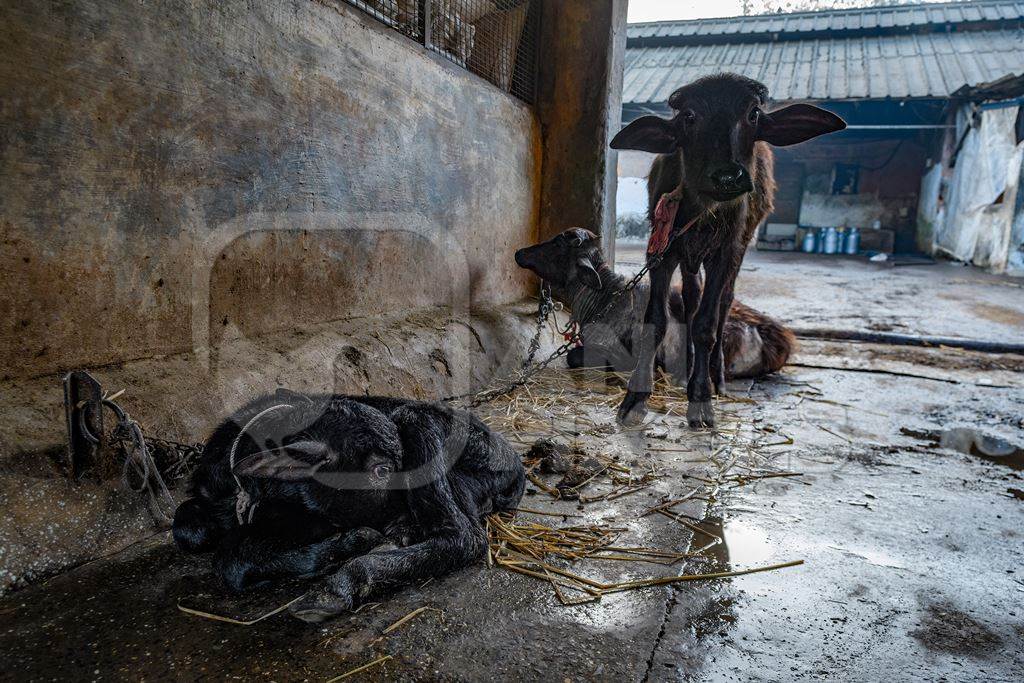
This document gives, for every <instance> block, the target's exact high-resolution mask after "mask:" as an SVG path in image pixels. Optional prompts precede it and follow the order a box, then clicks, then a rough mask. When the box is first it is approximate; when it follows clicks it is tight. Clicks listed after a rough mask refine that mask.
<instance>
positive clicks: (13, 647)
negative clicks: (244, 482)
mask: <svg viewBox="0 0 1024 683" xmlns="http://www.w3.org/2000/svg"><path fill="white" fill-rule="evenodd" d="M631 255H632V251H631V250H629V249H620V252H619V256H620V263H621V264H622V267H623V268H624V269H628V268H629V267H630V265H629V262H630V261H631ZM739 296H740V298H742V299H743V300H744V301H745V302H746V303H748V304H750V305H753V306H756V307H758V308H761V309H762V310H765V311H766V312H769V313H772V314H775V315H777V316H779V317H781V318H783V319H785V320H787V321H790V322H791V323H792V324H794V325H795V326H801V327H804V326H806V327H810V326H815V327H835V328H844V329H887V330H888V329H891V330H894V331H899V332H904V333H928V334H933V335H948V336H962V337H969V338H977V339H995V340H1007V341H1018V340H1020V339H1021V338H1022V334H1024V290H1022V288H1021V283H1020V282H1018V281H1013V280H1009V279H1005V278H995V277H991V276H988V275H985V274H982V273H978V272H977V271H975V270H972V269H965V268H958V267H955V266H951V265H936V266H928V267H912V268H895V269H893V268H887V267H879V266H877V265H875V264H867V263H864V262H860V261H852V260H843V259H826V258H823V257H817V258H815V257H800V256H790V255H764V254H752V255H751V257H749V258H748V260H747V263H746V265H745V267H744V272H743V273H742V275H741V277H740V285H739ZM797 361H798V362H800V363H803V364H805V365H816V366H826V365H827V366H833V367H835V368H843V369H823V368H820V367H816V368H811V367H793V368H789V369H787V371H786V372H785V373H783V374H781V375H779V376H777V377H773V378H770V379H767V380H764V381H758V382H754V383H751V382H736V383H733V384H732V386H731V388H730V390H731V393H732V396H733V398H732V399H727V400H722V401H720V402H719V403H718V406H717V408H718V411H719V416H720V424H719V427H718V429H717V430H716V431H715V432H701V433H694V432H688V431H686V430H685V429H680V428H679V419H678V417H676V416H675V415H674V414H669V415H660V414H657V413H652V420H651V422H650V423H649V424H648V425H647V426H646V428H645V429H642V430H635V431H621V430H619V429H617V428H615V427H614V422H613V416H614V412H613V408H614V405H613V402H614V395H613V394H600V395H596V396H595V394H594V391H595V387H596V391H608V392H611V391H614V390H615V389H602V388H601V387H602V385H601V384H600V383H599V382H595V381H594V378H593V377H586V378H584V377H581V376H578V375H571V374H570V373H567V372H563V371H557V372H556V374H554V375H552V376H549V377H548V378H547V379H546V380H545V381H544V385H543V386H538V387H535V388H534V389H533V391H534V395H533V396H532V397H527V396H523V395H520V397H519V399H518V401H517V402H514V403H513V405H512V409H511V410H510V409H509V407H508V403H507V402H506V403H503V404H501V405H495V406H491V407H490V408H489V409H488V411H487V416H488V418H489V419H490V420H491V421H492V422H493V423H494V424H495V425H496V426H501V427H503V428H504V430H505V431H506V433H508V434H509V435H510V436H511V437H512V438H515V439H517V440H519V442H521V443H522V444H523V445H524V449H525V444H528V443H530V442H532V440H533V439H534V438H536V437H537V436H541V435H550V434H551V433H552V432H554V433H557V434H558V435H559V436H560V437H561V438H566V439H567V438H574V437H575V438H577V439H578V440H579V442H580V444H581V445H582V447H583V448H584V449H586V450H588V451H591V452H594V453H602V454H605V455H608V456H611V457H616V456H617V457H618V458H619V462H620V463H623V464H624V465H626V466H627V467H628V468H631V469H633V470H643V471H647V470H653V471H655V472H656V473H657V474H658V478H656V479H655V480H654V481H653V483H652V484H651V485H650V487H649V488H647V489H643V490H641V491H639V492H637V493H635V494H632V495H627V496H624V497H621V498H617V499H615V500H604V501H596V502H590V503H586V504H580V503H578V502H574V501H573V502H570V501H554V500H552V499H551V498H550V497H549V496H548V495H547V494H545V493H544V492H543V491H542V490H539V489H538V488H537V487H536V486H532V485H531V486H530V487H529V491H530V493H529V494H528V495H527V497H526V498H524V501H523V503H522V505H523V507H528V508H530V509H532V510H540V511H545V512H553V511H557V512H560V513H565V514H567V515H577V517H566V518H561V517H551V516H542V515H536V514H533V513H521V514H522V516H523V517H524V518H526V519H531V520H536V521H538V522H544V523H547V524H552V525H561V524H563V523H572V524H579V523H583V522H586V523H606V524H610V525H614V526H616V527H621V528H624V529H625V531H624V532H623V533H622V542H623V544H633V545H646V546H653V547H658V548H662V549H666V550H676V551H685V550H687V549H690V550H691V551H693V550H697V549H699V548H701V547H704V546H707V545H708V539H713V538H714V537H715V536H721V537H722V538H723V539H724V543H722V544H716V545H714V546H712V547H710V548H707V549H706V550H703V551H701V552H698V553H696V555H695V556H694V557H692V558H690V559H688V560H686V561H685V562H683V563H680V564H676V565H674V566H670V567H666V566H661V565H649V564H640V563H632V562H628V563H627V562H603V563H601V562H597V561H594V560H585V561H581V562H579V563H576V565H574V566H573V571H576V572H579V573H583V574H586V575H588V576H591V577H599V578H600V579H601V580H620V579H621V578H626V577H628V578H642V577H649V576H658V575H660V576H674V575H680V574H694V573H708V572H714V571H727V570H736V569H743V568H756V567H762V566H765V565H771V564H775V563H782V562H787V561H792V560H803V561H804V564H802V565H800V566H796V567H790V568H786V569H780V570H777V571H768V572H763V573H754V574H748V575H746V576H740V577H733V578H725V579H717V580H700V581H693V582H686V583H679V584H676V585H675V586H674V587H672V586H670V587H659V588H648V589H643V590H638V591H630V592H623V593H618V594H613V595H607V596H604V597H603V598H602V599H601V600H600V601H599V602H596V603H591V604H588V605H580V606H573V607H565V606H562V605H560V604H559V603H558V601H557V600H556V599H555V596H554V595H553V593H552V590H551V587H550V585H548V584H545V583H544V582H542V581H539V580H536V579H532V578H529V577H525V576H521V575H516V574H511V573H509V572H507V571H506V570H503V569H498V568H488V567H486V566H483V565H481V566H478V567H472V568H469V569H466V570H464V571H461V572H458V573H456V574H453V575H451V576H448V577H446V578H444V579H440V580H435V581H432V582H429V583H428V584H426V585H423V586H417V587H412V588H408V589H406V590H403V591H401V592H400V593H398V594H397V595H396V596H394V597H393V598H391V599H389V600H387V601H385V602H384V603H383V604H380V605H376V606H368V607H366V608H364V609H362V610H360V611H359V612H358V613H355V614H352V615H348V616H345V617H342V618H340V619H338V620H336V621H335V622H332V623H329V624H327V625H322V626H310V625H306V624H303V623H301V622H298V621H295V620H293V619H291V618H290V617H288V616H287V615H285V614H278V615H276V616H271V617H269V618H267V619H266V620H264V621H262V622H260V623H258V624H255V625H252V626H248V627H246V626H239V625H234V624H227V623H222V622H217V621H211V620H209V619H205V618H200V617H196V616H193V615H189V614H186V613H184V612H182V611H180V610H179V609H178V606H184V607H192V608H196V609H199V610H203V611H208V612H214V613H217V614H222V615H231V616H234V617H236V618H242V619H245V618H253V617H255V616H259V615H261V614H265V613H267V612H269V611H271V610H272V609H274V608H275V607H277V606H279V605H282V604H284V603H286V602H287V601H289V600H290V599H292V598H294V597H296V596H297V595H300V594H301V593H302V591H303V588H302V587H301V586H298V585H288V586H281V587H279V588H277V589H275V590H273V591H270V592H268V593H263V594H259V595H255V596H252V597H249V598H246V599H244V600H238V599H234V600H232V599H228V598H225V597H224V596H223V595H221V594H220V592H219V590H218V588H217V587H216V586H215V585H214V584H213V583H212V582H211V580H210V577H209V575H208V566H207V560H206V559H205V558H186V557H182V556H180V555H178V554H177V553H176V552H175V551H174V549H173V547H171V546H170V545H169V544H168V542H167V538H166V537H165V535H158V536H155V537H153V538H152V539H150V540H149V541H146V542H143V543H141V544H138V545H137V546H135V547H133V548H132V549H130V550H129V551H127V552H124V553H121V554H120V555H117V556H114V557H110V558H107V559H104V560H100V561H96V562H93V563H91V564H88V565H85V566H83V567H80V568H78V569H76V570H74V571H71V572H68V573H66V574H64V575H62V576H59V577H56V578H54V579H51V580H50V581H48V582H46V583H44V584H41V585H37V586H34V587H31V588H28V589H26V590H23V591H20V592H17V593H14V594H13V595H10V596H8V597H6V598H4V599H3V600H2V601H0V651H2V652H4V653H5V657H4V659H5V662H4V664H5V666H4V667H2V670H3V673H2V674H0V677H3V678H10V679H12V680H15V679H17V680H28V679H37V680H56V679H68V678H74V679H79V678H89V679H97V680H98V679H122V678H131V679H136V678H149V679H163V678H172V679H183V680H192V679H194V678H196V677H201V676H206V677H211V678H255V677H262V678H266V679H268V680H312V681H323V680H326V679H329V678H332V677H334V676H338V675H341V674H343V673H345V672H347V671H350V670H351V669H353V668H354V667H358V666H360V665H363V664H366V663H369V662H372V661H374V660H376V659H378V658H380V657H383V656H387V655H390V656H391V659H389V660H387V661H384V662H383V663H381V664H378V665H376V666H374V667H373V668H371V669H368V670H366V671H365V672H364V673H361V674H357V675H355V676H352V677H350V678H347V679H346V680H378V679H382V678H389V679H391V678H393V679H399V680H412V679H421V680H422V679H428V680H556V681H563V680H609V681H622V680H653V681H660V680H701V681H703V680H708V681H717V680H766V681H783V680H802V679H828V680H832V679H835V680H856V681H861V680H863V681H874V680H906V679H929V680H978V679H983V680H1005V681H1010V680H1020V672H1021V671H1022V670H1024V606H1022V605H1024V563H1022V559H1024V525H1022V522H1024V500H1022V498H1024V469H1022V468H1024V451H1022V450H1021V446H1020V444H1024V421H1022V416H1024V374H1022V373H1024V356H1011V355H1005V356H1003V355H991V354H979V353H970V352H961V351H955V350H949V349H912V348H893V347H884V346H875V345H867V344H856V343H822V342H811V341H806V342H804V343H803V346H802V350H801V352H800V355H799V356H798V358H797ZM879 370H881V371H892V372H897V373H902V374H900V375H895V374H885V373H884V372H882V373H879V372H875V371H879ZM868 371H871V372H868ZM907 375H919V377H909V376H907ZM553 387H554V388H555V389H554V390H553V389H552V388H553ZM541 399H543V401H542V400H541ZM544 401H547V402H546V403H545V402H544ZM668 406H669V407H670V409H671V410H672V411H673V413H674V412H676V411H677V410H678V407H679V402H670V403H669V404H668ZM684 410H685V407H684ZM527 413H529V414H531V415H532V419H530V420H525V419H522V418H521V417H516V416H517V415H520V414H522V415H525V414H527ZM541 422H546V424H547V427H544V428H540V427H539V426H538V425H539V424H540V423H541ZM954 428H968V429H971V430H974V431H975V432H978V433H986V434H989V435H992V436H996V437H1001V438H1002V439H1003V440H1005V441H1006V442H1007V443H1009V444H1011V447H1010V448H1008V449H1007V450H1006V454H1005V455H997V456H989V457H986V456H985V455H984V453H983V452H982V451H979V450H978V449H977V448H974V449H973V454H971V453H965V452H960V451H958V450H955V449H951V448H948V449H947V448H940V447H938V446H937V445H936V444H935V443H934V439H933V436H934V438H935V439H938V438H941V437H942V433H944V432H946V433H951V432H950V430H952V429H954ZM953 434H954V435H959V436H960V437H964V436H965V435H967V436H969V434H968V433H967V432H956V433H953ZM963 440H964V439H963V438H961V441H963ZM968 440H969V439H968ZM946 443H947V444H950V443H952V442H951V441H949V440H947V441H946ZM1012 445H1016V450H1014V448H1013V447H1012ZM984 448H985V450H987V451H988V452H990V453H992V452H995V451H994V450H993V449H992V448H991V447H990V446H989V445H985V447H984ZM965 450H968V451H970V450H972V449H971V448H966V449H965ZM996 450H998V449H996ZM767 474H776V475H778V474H783V475H787V476H775V477H767V478H758V477H765V475H767ZM739 476H743V477H746V479H740V478H738V477H739ZM548 479H549V480H550V479H551V478H550V477H549V478H548ZM708 482H714V483H708ZM549 483H550V481H549ZM740 484H744V485H740ZM610 490H612V489H611V488H610V485H608V484H606V483H601V482H600V481H597V482H595V483H594V484H593V485H592V486H591V487H590V488H588V489H587V490H586V493H588V494H590V495H595V496H596V495H598V494H600V493H602V492H608V491H610ZM690 491H698V492H699V493H698V495H695V496H694V497H693V498H691V499H689V500H687V501H686V502H684V503H682V504H680V505H678V506H676V507H675V508H674V512H676V513H678V514H679V515H680V517H679V518H678V519H675V520H673V519H669V518H667V517H665V516H662V515H657V514H655V515H649V516H640V514H641V513H642V512H643V511H644V510H645V509H647V508H649V507H650V506H652V505H655V504H658V503H659V502H660V501H661V500H663V499H666V498H675V497H679V496H681V495H683V494H686V493H688V492H690ZM711 492H714V495H713V496H709V495H707V494H708V493H711ZM703 498H707V500H704V499H703ZM581 506H582V509H580V507H581ZM679 519H682V520H683V521H687V520H689V523H690V524H691V525H693V526H696V527H697V528H698V529H701V530H703V531H698V532H694V531H693V530H691V527H688V526H686V525H684V524H682V523H680V522H679V521H678V520H679ZM423 606H427V607H431V608H433V610H430V611H426V612H423V613H421V614H419V615H418V616H417V617H416V618H414V619H412V620H411V621H409V622H408V623H406V624H405V625H403V626H402V627H401V628H399V629H397V630H395V631H393V632H391V633H389V634H387V635H382V633H381V632H382V631H383V630H384V629H385V628H386V627H387V626H388V625H389V624H392V623H394V622H395V621H397V620H398V619H400V618H402V617H403V616H404V615H407V614H409V613H410V612H411V611H412V610H415V609H417V608H419V607H423Z"/></svg>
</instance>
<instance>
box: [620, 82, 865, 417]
mask: <svg viewBox="0 0 1024 683" xmlns="http://www.w3.org/2000/svg"><path fill="white" fill-rule="evenodd" d="M767 102H768V89H767V88H766V87H765V86H764V85H762V84H761V83H758V82H757V81H754V80H751V79H749V78H745V77H743V76H738V75H735V74H718V75H715V76H708V77H705V78H701V79H699V80H697V81H694V82H693V83H691V84H689V85H686V86H683V87H682V88H679V89H678V90H676V91H675V92H674V93H672V95H671V96H670V97H669V100H668V104H669V106H670V107H671V108H672V109H673V110H674V111H675V116H673V117H672V118H671V119H663V118H661V117H658V116H642V117H640V118H638V119H637V120H635V121H633V122H632V123H630V124H629V125H628V126H626V127H625V128H623V129H622V130H621V131H619V133H618V134H617V135H616V136H615V138H614V139H613V140H612V142H611V146H612V147H613V148H614V149H636V150H641V151H645V152H653V153H656V154H659V155H660V156H659V157H658V158H657V159H655V161H654V163H653V164H652V166H651V172H650V175H649V176H648V183H647V190H648V216H649V218H650V220H651V223H652V226H654V229H655V231H657V230H658V226H657V225H656V219H660V220H666V218H665V217H666V214H667V215H669V216H671V215H672V214H671V213H670V211H666V209H669V208H670V207H671V211H674V218H671V219H667V220H670V221H671V225H668V226H666V227H667V229H668V233H679V232H681V233H682V234H679V235H678V236H677V237H676V238H675V240H674V241H673V242H671V243H670V245H669V246H668V248H667V250H666V251H665V252H664V258H663V260H662V261H661V262H660V264H659V265H658V266H657V267H656V268H653V269H652V271H651V296H650V299H649V301H648V304H647V311H646V312H645V314H644V325H643V334H642V336H641V342H640V345H639V346H640V348H639V351H638V353H637V354H636V356H637V359H638V360H637V364H636V368H635V369H634V371H633V373H632V375H631V376H630V380H629V388H628V391H627V393H626V396H625V398H624V399H623V401H622V404H621V405H620V406H619V411H618V418H619V420H620V421H621V422H623V423H625V424H636V423H638V422H640V421H641V420H642V419H643V417H644V415H645V414H646V412H647V406H646V403H647V398H648V397H649V396H650V395H651V389H652V386H653V382H654V362H655V354H656V352H657V349H658V347H659V346H660V344H661V342H662V339H663V337H664V336H665V329H666V322H667V321H666V313H665V305H664V302H665V301H666V299H667V298H668V295H669V285H670V283H671V280H672V273H673V271H674V270H675V269H676V268H677V267H678V268H679V269H680V271H681V274H682V277H683V294H684V296H683V303H684V306H685V316H686V319H687V320H688V321H689V325H688V327H689V332H690V334H689V337H690V338H692V340H693V358H692V362H691V363H690V371H689V377H688V380H687V385H686V396H687V399H688V401H689V405H688V406H687V420H688V422H689V424H690V427H694V428H699V427H711V426H713V425H714V411H713V409H712V407H711V395H712V385H713V386H714V388H715V390H716V391H719V392H720V391H721V390H722V385H723V383H724V381H725V362H724V353H723V346H722V342H723V337H724V335H723V327H724V325H725V321H726V319H727V317H728V313H729V309H730V307H731V306H732V299H733V288H734V285H735V281H736V275H737V273H738V272H739V269H740V264H741V263H742V262H743V255H744V252H745V250H746V248H747V245H748V244H749V243H750V240H751V238H752V237H753V236H754V232H755V230H756V229H757V226H758V225H759V224H760V223H761V221H763V220H764V218H765V217H766V216H767V215H768V214H769V213H771V211H772V203H773V199H774V195H775V181H774V179H773V177H772V152H771V149H770V148H769V146H768V145H776V146H786V145H795V144H797V143H800V142H804V141H806V140H810V139H811V138H814V137H817V136H819V135H824V134H826V133H831V132H834V131H838V130H842V129H843V128H845V127H846V124H845V123H844V122H843V120H842V119H841V118H839V117H838V116H836V115H835V114H833V113H831V112H828V111H825V110H824V109H820V108H818V107H814V106H812V105H809V104H793V105H790V106H788V107H783V108H782V109H778V110H775V111H771V112H765V111H764V110H763V107H765V105H766V104H767ZM659 205H660V206H661V208H662V210H659ZM652 237H653V235H652ZM701 266H703V267H704V272H705V275H706V281H705V284H704V288H703V292H702V293H701V295H700V297H699V299H697V298H696V297H693V296H688V295H687V292H700V291H701V289H700V283H699V271H700V268H701Z"/></svg>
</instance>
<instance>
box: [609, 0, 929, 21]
mask: <svg viewBox="0 0 1024 683" xmlns="http://www.w3.org/2000/svg"><path fill="white" fill-rule="evenodd" d="M928 1H931V2H941V1H943V0H907V2H889V3H886V4H900V5H903V4H906V5H914V4H924V2H928ZM944 1H946V2H948V1H949V0H944ZM878 4H880V3H879V2H876V1H874V0H820V1H817V2H816V1H815V0H789V1H787V0H746V1H745V2H744V0H685V1H681V0H629V23H631V24H632V23H636V22H641V21H671V20H674V19H706V18H709V17H738V16H741V15H742V14H744V6H746V8H747V9H748V13H749V14H762V13H765V12H772V11H776V10H777V9H778V8H780V7H782V8H786V9H788V10H789V11H795V10H796V9H804V8H805V7H807V6H813V5H818V6H820V9H823V10H825V9H852V8H855V7H870V6H872V5H878Z"/></svg>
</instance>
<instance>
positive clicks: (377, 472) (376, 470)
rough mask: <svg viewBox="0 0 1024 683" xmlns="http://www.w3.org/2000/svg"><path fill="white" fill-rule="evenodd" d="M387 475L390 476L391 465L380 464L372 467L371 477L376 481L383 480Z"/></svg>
mask: <svg viewBox="0 0 1024 683" xmlns="http://www.w3.org/2000/svg"><path fill="white" fill-rule="evenodd" d="M389 474H391V465H385V464H380V465H374V466H373V476H375V477H377V478H378V479H383V478H384V477H386V476H388V475H389Z"/></svg>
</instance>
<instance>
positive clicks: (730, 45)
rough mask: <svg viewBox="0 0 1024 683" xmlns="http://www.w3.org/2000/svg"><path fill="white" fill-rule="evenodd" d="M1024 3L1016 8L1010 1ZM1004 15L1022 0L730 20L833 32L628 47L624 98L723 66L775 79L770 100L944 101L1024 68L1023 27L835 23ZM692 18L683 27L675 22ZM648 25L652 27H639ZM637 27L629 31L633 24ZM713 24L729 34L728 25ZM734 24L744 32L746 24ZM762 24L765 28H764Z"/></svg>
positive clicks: (666, 89)
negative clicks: (873, 30)
mask: <svg viewBox="0 0 1024 683" xmlns="http://www.w3.org/2000/svg"><path fill="white" fill-rule="evenodd" d="M1015 7H1016V8H1018V9H1017V10H1014V9H1013V8H1015ZM997 10H998V12H999V13H1000V16H1001V17H1004V18H1005V16H1006V15H1007V14H1008V13H1011V10H1012V11H1018V12H1019V14H1020V17H1022V18H1024V2H978V3H971V4H970V5H939V6H935V5H924V6H920V5H915V6H911V7H894V8H885V9H872V10H870V11H843V12H822V13H820V14H822V15H824V16H822V17H815V16H814V15H811V14H801V15H778V16H773V17H750V18H742V19H733V20H730V21H733V22H737V23H739V24H743V25H745V24H747V23H748V22H749V23H750V24H752V25H754V26H762V25H763V26H767V27H769V29H771V27H774V26H776V25H779V24H782V25H788V24H789V23H790V22H791V21H793V20H794V19H798V20H799V21H800V22H806V24H805V23H801V24H800V25H801V26H802V25H807V26H816V27H820V26H833V27H834V28H833V29H830V30H829V32H828V36H829V37H827V38H809V39H803V40H772V39H771V38H770V37H768V36H765V39H764V40H761V41H754V42H749V41H747V42H729V41H727V40H722V41H719V42H716V43H711V44H685V41H684V44H679V45H673V46H660V47H629V48H628V49H627V50H626V62H625V76H624V81H623V103H624V104H645V105H646V104H663V103H664V102H665V101H666V100H667V99H668V96H669V95H670V94H671V93H672V91H673V90H675V89H676V88H678V87H679V86H681V85H684V84H686V83H689V82H691V81H693V80H695V79H697V78H699V77H701V76H706V75H709V74H713V73H718V72H722V71H731V72H734V73H739V74H743V75H745V76H749V77H751V78H754V79H756V80H759V81H761V82H763V83H764V84H765V85H767V86H768V89H769V92H770V93H771V96H772V98H773V99H775V100H777V101H785V100H808V99H809V100H851V99H880V98H887V97H893V98H944V97H948V96H949V95H951V94H952V93H954V92H955V91H957V90H958V89H960V88H961V87H963V86H964V85H968V86H972V85H977V84H981V83H985V82H988V81H994V80H996V79H999V78H1001V77H1003V76H1005V75H1007V74H1012V73H1022V72H1024V28H1020V27H1016V28H1000V29H989V30H956V31H946V32H924V33H921V32H915V33H904V34H890V35H874V36H872V35H865V34H856V35H851V34H850V32H849V31H846V30H843V29H840V28H838V26H839V24H840V22H842V25H843V26H847V25H850V24H855V23H857V22H859V25H864V24H866V23H868V22H869V21H870V22H873V23H876V24H880V23H883V22H887V23H895V22H898V21H903V22H910V21H915V20H920V21H924V20H930V18H932V17H935V18H943V20H945V19H948V18H950V17H956V16H960V15H967V14H970V13H974V15H977V16H987V15H988V14H991V13H992V12H993V11H997ZM717 21H719V20H702V21H694V22H674V24H675V25H673V26H669V25H667V24H666V25H662V26H660V28H659V30H663V31H669V30H674V31H676V30H677V31H683V30H686V31H690V30H691V29H692V27H693V26H698V27H703V28H701V30H704V29H707V28H709V26H705V24H709V22H717ZM682 24H685V26H678V25H682ZM639 26H640V27H641V28H643V29H644V30H651V29H652V27H653V25H651V24H642V25H639ZM636 28H637V27H636V26H634V27H630V35H632V32H633V31H634V30H636ZM714 30H719V31H724V30H725V29H724V28H716V29H714ZM735 30H746V29H745V28H743V26H740V27H739V28H738V29H735ZM758 30H760V29H758Z"/></svg>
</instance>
